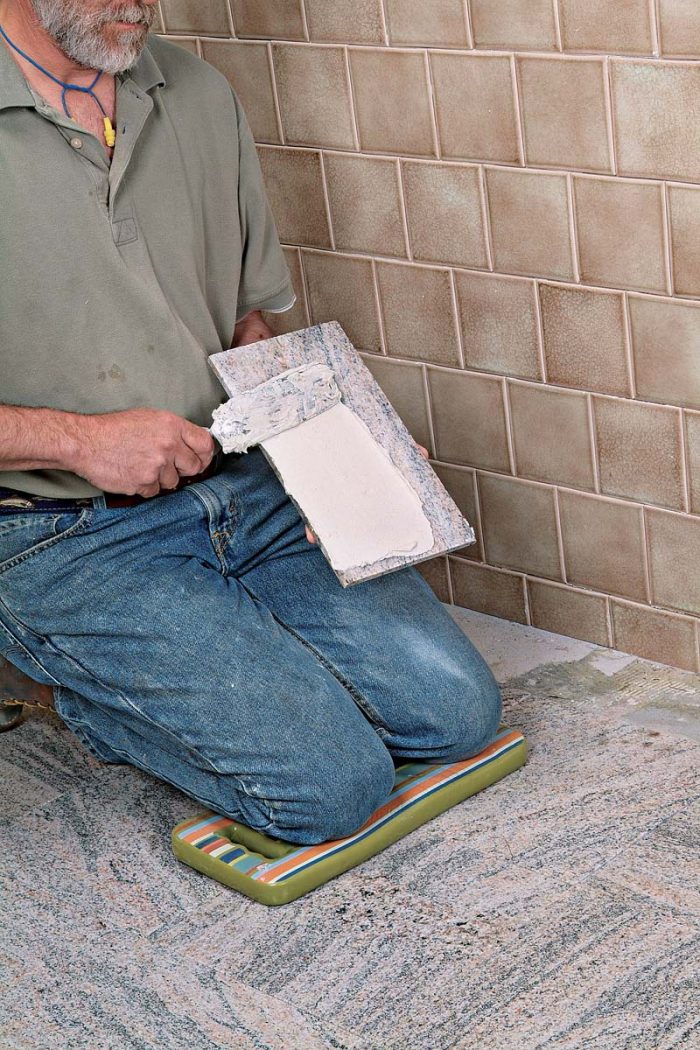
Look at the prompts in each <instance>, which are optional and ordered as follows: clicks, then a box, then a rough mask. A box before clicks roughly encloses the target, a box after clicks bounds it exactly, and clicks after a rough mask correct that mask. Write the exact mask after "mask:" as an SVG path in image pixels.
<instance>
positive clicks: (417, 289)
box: [377, 262, 460, 367]
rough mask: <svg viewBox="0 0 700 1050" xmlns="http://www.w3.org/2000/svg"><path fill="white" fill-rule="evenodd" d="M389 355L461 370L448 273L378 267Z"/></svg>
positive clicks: (398, 266)
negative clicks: (451, 366) (412, 358)
mask: <svg viewBox="0 0 700 1050" xmlns="http://www.w3.org/2000/svg"><path fill="white" fill-rule="evenodd" d="M377 279H378V282H379V296H380V299H381V304H382V313H383V315H384V332H385V335H386V351H387V353H388V354H390V355H392V356H393V357H415V358H417V359H418V360H420V361H433V362H435V364H441V365H454V366H456V367H459V365H460V360H459V346H458V342H457V331H456V328H455V320H454V313H453V308H452V288H451V285H450V274H449V271H448V270H429V269H428V268H427V267H422V266H421V267H418V266H405V265H404V266H402V265H399V264H397V263H382V262H380V263H377Z"/></svg>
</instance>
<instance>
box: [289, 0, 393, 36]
mask: <svg viewBox="0 0 700 1050" xmlns="http://www.w3.org/2000/svg"><path fill="white" fill-rule="evenodd" d="M305 2H306V21H307V23H308V26H309V36H310V37H311V39H312V40H329V41H339V42H340V43H348V44H382V43H384V28H383V25H382V4H381V0H353V3H352V4H349V3H348V2H347V0H305Z"/></svg>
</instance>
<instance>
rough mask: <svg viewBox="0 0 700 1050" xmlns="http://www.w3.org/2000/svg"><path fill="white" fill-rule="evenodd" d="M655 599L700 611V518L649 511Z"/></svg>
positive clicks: (682, 609)
mask: <svg viewBox="0 0 700 1050" xmlns="http://www.w3.org/2000/svg"><path fill="white" fill-rule="evenodd" d="M646 513H647V529H648V531H649V555H650V559H651V589H652V600H653V601H654V602H655V603H656V604H658V605H668V606H670V607H671V608H673V609H680V610H681V611H682V612H689V613H700V572H698V565H700V519H698V518H689V517H686V516H684V515H682V514H672V513H670V512H669V511H663V510H649V511H647V512H646Z"/></svg>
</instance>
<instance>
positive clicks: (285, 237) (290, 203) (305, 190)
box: [258, 146, 331, 248]
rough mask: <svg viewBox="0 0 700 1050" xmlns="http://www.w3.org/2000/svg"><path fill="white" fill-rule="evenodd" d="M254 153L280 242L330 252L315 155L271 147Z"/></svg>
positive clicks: (319, 166)
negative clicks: (257, 159)
mask: <svg viewBox="0 0 700 1050" xmlns="http://www.w3.org/2000/svg"><path fill="white" fill-rule="evenodd" d="M258 153H259V156H260V165H261V167H262V172H263V176H264V179H265V187H266V189H267V194H268V197H269V200H270V206H271V207H272V212H273V214H274V216H275V221H276V223H277V230H278V233H279V236H280V240H282V241H287V242H289V243H291V244H306V245H310V246H311V247H315V248H330V246H331V239H330V234H329V231H328V219H327V217H326V208H325V202H324V196H323V181H322V178H321V162H320V158H319V155H318V153H311V152H309V151H307V150H292V149H275V148H273V147H271V146H270V147H264V148H263V149H260V150H258Z"/></svg>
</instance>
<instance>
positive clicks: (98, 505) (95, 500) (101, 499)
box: [92, 492, 107, 510]
mask: <svg viewBox="0 0 700 1050" xmlns="http://www.w3.org/2000/svg"><path fill="white" fill-rule="evenodd" d="M92 505H93V507H94V508H95V510H104V508H105V507H106V506H107V501H106V499H105V494H104V492H103V493H102V495H101V496H93V497H92Z"/></svg>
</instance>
